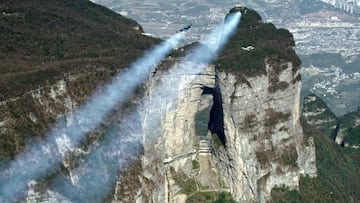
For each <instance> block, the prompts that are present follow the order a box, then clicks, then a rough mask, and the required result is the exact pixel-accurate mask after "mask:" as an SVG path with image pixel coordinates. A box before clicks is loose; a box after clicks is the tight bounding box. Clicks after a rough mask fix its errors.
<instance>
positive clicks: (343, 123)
mask: <svg viewBox="0 0 360 203" xmlns="http://www.w3.org/2000/svg"><path fill="white" fill-rule="evenodd" d="M339 128H340V129H339V131H341V132H343V133H344V134H345V135H344V136H345V138H344V143H345V144H346V145H350V146H353V145H355V146H360V106H359V107H358V109H357V111H356V112H351V113H348V114H346V115H344V116H343V117H341V118H339Z"/></svg>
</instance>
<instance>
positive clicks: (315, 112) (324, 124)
mask: <svg viewBox="0 0 360 203" xmlns="http://www.w3.org/2000/svg"><path fill="white" fill-rule="evenodd" d="M302 113H303V116H304V118H305V120H306V122H308V123H310V124H311V125H313V127H314V128H316V129H317V130H319V131H320V132H321V133H322V134H323V135H326V136H329V137H330V138H331V139H335V136H336V131H337V128H336V127H337V123H338V122H337V118H336V115H335V114H334V113H333V112H331V110H330V109H329V107H328V106H327V105H326V103H325V102H324V101H323V100H322V99H321V98H320V97H318V96H316V95H315V94H310V95H308V96H306V97H305V98H304V106H303V112H302Z"/></svg>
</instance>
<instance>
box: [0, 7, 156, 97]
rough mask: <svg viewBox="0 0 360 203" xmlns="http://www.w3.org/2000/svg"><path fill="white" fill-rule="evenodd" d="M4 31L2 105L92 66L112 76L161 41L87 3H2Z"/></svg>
mask: <svg viewBox="0 0 360 203" xmlns="http://www.w3.org/2000/svg"><path fill="white" fill-rule="evenodd" d="M0 30H1V43H0V61H1V64H0V100H4V99H7V98H11V97H14V96H21V95H22V94H23V93H24V92H26V91H29V90H31V89H35V88H37V87H38V86H39V85H43V84H46V83H48V82H49V81H53V80H54V79H58V78H62V77H63V76H64V72H70V73H84V72H87V67H88V66H97V67H104V69H105V70H109V71H112V72H114V71H115V70H116V69H118V68H123V67H125V66H126V65H128V64H129V63H130V62H131V61H132V60H133V59H134V58H136V57H137V56H138V55H139V54H141V53H142V51H143V50H146V49H147V48H149V47H151V46H152V45H153V44H154V43H155V42H157V41H158V40H156V39H153V38H149V37H146V36H143V35H142V34H141V32H142V28H141V27H140V26H139V25H138V24H137V23H136V22H135V21H133V20H129V19H127V18H124V17H122V16H120V15H118V14H116V13H115V12H113V11H111V10H110V9H107V8H105V7H102V6H99V5H96V4H94V3H92V2H90V1H87V0H76V1H72V0H53V1H46V0H11V1H10V0H5V1H1V2H0ZM91 71H93V70H91ZM94 80H96V79H94Z"/></svg>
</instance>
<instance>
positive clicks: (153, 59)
mask: <svg viewBox="0 0 360 203" xmlns="http://www.w3.org/2000/svg"><path fill="white" fill-rule="evenodd" d="M184 35H185V33H184V32H180V33H177V34H175V35H174V36H172V37H171V38H169V39H168V40H166V41H165V42H163V43H161V44H160V45H158V46H156V47H154V48H153V49H152V50H151V51H149V52H147V53H146V54H145V55H144V56H143V57H142V58H140V59H138V60H137V61H136V62H134V63H133V64H132V65H131V66H130V67H129V69H127V70H126V71H124V72H122V73H120V74H118V75H117V76H116V77H114V78H113V79H112V81H111V82H109V83H108V84H107V85H105V86H104V87H102V88H101V89H99V90H98V91H96V92H95V93H94V94H93V95H92V96H91V97H90V99H89V100H88V101H87V102H86V103H85V104H84V105H82V106H80V107H79V109H78V110H77V111H75V112H74V113H73V120H74V121H77V122H78V123H76V122H74V121H73V122H71V123H66V122H65V121H58V122H57V123H56V124H55V128H54V129H52V130H51V131H50V132H49V133H48V134H47V137H46V138H45V139H44V140H41V141H38V142H34V143H32V144H31V146H29V145H28V146H29V147H27V148H26V149H25V151H24V152H23V153H21V154H20V155H19V156H17V157H16V159H15V160H14V161H13V162H11V163H10V165H9V167H8V169H7V170H6V171H4V172H1V173H0V201H2V200H6V201H10V200H14V199H16V198H17V197H18V196H19V195H20V194H19V193H21V192H23V191H25V189H26V187H27V182H28V181H29V180H31V179H38V178H40V177H44V176H46V175H47V173H48V172H49V171H51V170H53V169H54V168H55V167H57V166H58V165H59V164H60V162H61V160H62V158H63V156H64V155H65V154H66V153H67V151H69V149H72V148H73V147H74V146H76V145H77V144H78V143H79V141H81V139H83V138H84V136H85V134H87V133H89V132H91V131H93V130H94V129H95V128H96V127H97V126H98V124H100V123H101V121H102V120H103V119H104V118H105V117H106V115H107V114H108V113H109V112H110V111H111V110H112V109H113V108H114V107H115V106H116V105H119V104H120V103H122V102H124V101H125V100H126V99H127V98H128V97H129V95H130V94H131V92H132V91H133V90H134V89H135V88H136V86H137V85H138V84H139V83H141V82H142V81H143V80H144V79H145V78H146V77H147V75H148V74H149V73H150V72H151V70H152V69H153V68H154V66H155V65H156V64H158V63H159V62H160V61H161V60H162V59H163V58H164V57H165V56H166V55H167V54H168V53H169V52H170V50H171V49H172V48H174V47H175V46H177V45H178V43H179V42H180V40H181V39H182V38H183V37H184ZM58 151H60V153H59V152H58Z"/></svg>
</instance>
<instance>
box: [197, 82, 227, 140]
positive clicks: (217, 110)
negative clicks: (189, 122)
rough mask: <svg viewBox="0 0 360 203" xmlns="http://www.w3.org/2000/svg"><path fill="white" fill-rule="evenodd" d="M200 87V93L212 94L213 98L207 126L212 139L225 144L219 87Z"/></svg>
mask: <svg viewBox="0 0 360 203" xmlns="http://www.w3.org/2000/svg"><path fill="white" fill-rule="evenodd" d="M202 89H203V92H202V95H212V99H213V103H212V107H211V110H210V117H209V121H208V127H207V128H208V130H209V131H210V132H211V135H212V139H213V141H214V142H215V143H216V142H217V140H218V141H220V143H221V145H223V146H226V137H225V133H224V113H223V107H222V96H221V90H220V87H219V86H218V85H216V86H215V87H214V88H211V87H207V86H203V87H202Z"/></svg>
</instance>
